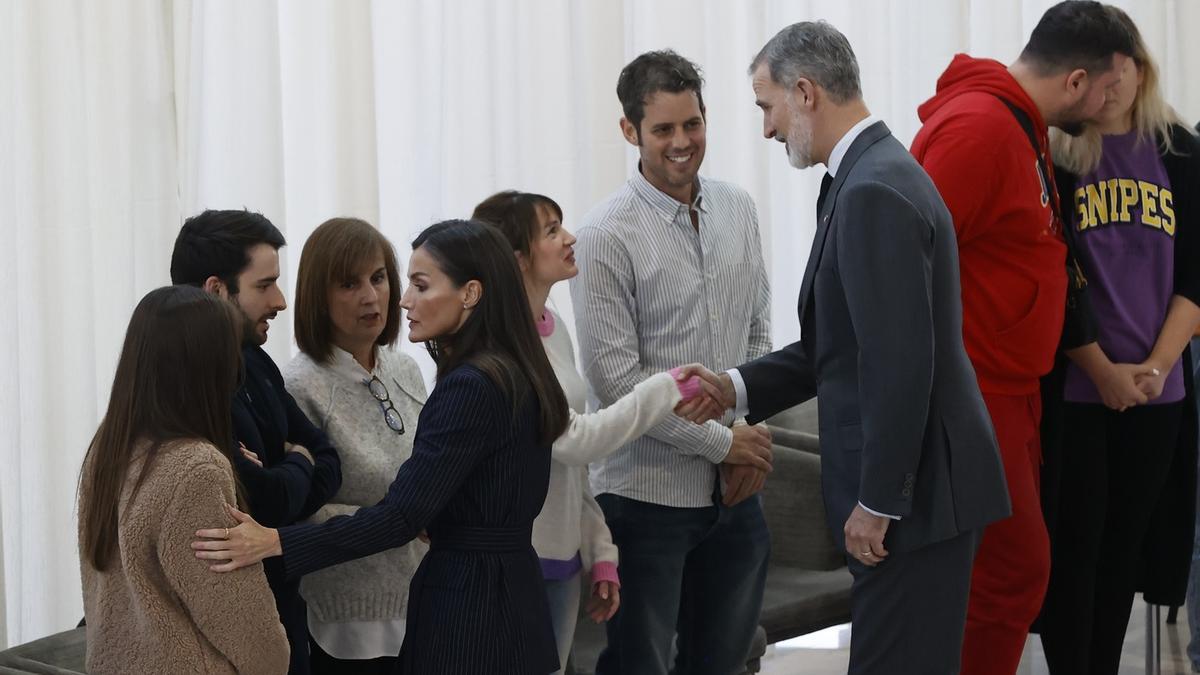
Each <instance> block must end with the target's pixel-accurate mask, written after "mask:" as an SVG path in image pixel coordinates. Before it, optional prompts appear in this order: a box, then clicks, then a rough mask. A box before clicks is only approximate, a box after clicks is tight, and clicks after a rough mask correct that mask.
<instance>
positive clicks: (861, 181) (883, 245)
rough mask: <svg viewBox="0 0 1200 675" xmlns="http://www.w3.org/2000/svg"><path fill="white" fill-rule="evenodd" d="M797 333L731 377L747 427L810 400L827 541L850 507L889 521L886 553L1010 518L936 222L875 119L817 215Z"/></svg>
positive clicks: (949, 230) (932, 202)
mask: <svg viewBox="0 0 1200 675" xmlns="http://www.w3.org/2000/svg"><path fill="white" fill-rule="evenodd" d="M981 187H982V186H981ZM800 325H801V329H800V333H801V339H800V341H799V342H796V343H793V344H791V345H789V346H788V347H785V348H783V349H781V350H779V351H776V352H774V353H771V354H768V355H767V356H764V357H762V358H760V359H757V360H755V361H752V362H750V363H748V364H746V365H743V366H739V367H738V370H739V371H740V373H741V375H742V378H743V380H744V381H745V383H746V390H747V396H748V401H749V405H750V414H749V415H748V416H747V419H748V421H750V422H751V423H755V422H758V421H760V420H763V419H765V418H767V417H770V416H771V415H773V414H775V413H776V412H779V411H781V410H784V409H785V408H789V407H791V406H793V405H796V404H797V403H800V402H802V401H805V400H807V399H809V398H812V396H813V395H816V396H817V397H818V398H819V400H820V402H821V405H820V436H821V458H822V462H821V469H822V484H823V488H824V491H825V506H826V510H827V512H828V514H829V526H830V529H831V530H832V532H833V535H834V538H835V539H836V540H837V541H838V542H839V544H841V543H844V542H842V538H843V534H842V527H843V525H844V524H845V522H846V519H847V518H848V517H849V515H850V512H851V510H852V509H853V508H854V506H855V505H856V504H857V503H858V502H859V501H861V502H862V503H863V504H864V505H865V506H867V507H869V508H871V509H873V510H875V511H879V512H882V513H888V514H892V515H896V516H900V517H901V520H900V521H899V522H896V523H893V524H892V526H891V527H890V528H889V530H888V534H887V538H886V540H885V545H886V546H887V547H888V549H889V551H900V552H904V551H911V550H913V549H916V548H919V547H921V546H925V545H927V544H931V543H934V542H938V541H943V540H946V539H949V538H951V537H954V536H957V535H959V534H961V533H964V532H967V531H970V530H976V529H980V528H982V527H983V526H984V525H986V524H988V523H990V522H993V521H995V520H999V519H1001V518H1004V517H1006V516H1008V515H1009V513H1010V512H1011V505H1010V503H1009V498H1008V490H1007V487H1006V485H1005V482H1004V469H1003V465H1002V464H1001V462H1000V455H999V450H998V448H997V444H996V437H995V433H994V432H993V430H992V424H991V419H990V418H989V416H988V411H987V408H986V407H985V406H984V403H983V397H982V396H981V395H980V393H979V386H978V384H977V382H976V379H975V371H974V369H973V368H972V367H971V362H970V361H969V360H968V359H967V353H966V350H965V349H964V348H963V340H962V294H961V291H960V290H959V280H958V245H957V241H956V239H955V235H954V227H953V223H952V221H951V218H950V213H949V211H947V209H946V206H945V204H944V203H943V202H942V198H941V197H940V196H939V195H938V192H937V189H936V188H935V187H934V185H933V182H932V181H930V180H929V176H927V175H926V174H925V171H924V170H923V169H922V168H921V166H920V165H919V164H917V162H916V160H914V159H913V157H912V155H910V154H909V152H908V150H906V149H905V148H904V146H903V145H902V144H901V143H900V142H899V141H897V140H896V139H895V138H894V137H893V136H892V134H891V132H890V131H889V130H888V128H887V126H886V125H884V124H883V123H882V122H878V123H876V124H873V125H871V126H870V127H868V128H867V129H866V130H865V131H863V132H862V134H860V135H859V136H858V138H856V139H855V140H854V142H853V143H852V144H851V145H850V149H849V151H848V152H847V153H846V156H845V158H844V159H843V160H842V163H841V165H840V166H839V168H838V174H837V176H836V177H835V178H834V179H833V182H832V183H831V184H830V186H829V190H828V192H827V194H826V197H825V199H824V202H823V203H822V208H821V209H820V212H819V213H818V214H817V233H816V236H815V238H814V239H813V246H812V252H811V253H810V254H809V259H808V267H807V269H806V270H805V272H804V283H803V285H802V286H801V289H800Z"/></svg>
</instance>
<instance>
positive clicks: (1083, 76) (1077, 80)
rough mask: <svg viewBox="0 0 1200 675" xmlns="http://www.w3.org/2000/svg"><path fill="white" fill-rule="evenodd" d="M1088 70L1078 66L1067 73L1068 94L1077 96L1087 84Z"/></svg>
mask: <svg viewBox="0 0 1200 675" xmlns="http://www.w3.org/2000/svg"><path fill="white" fill-rule="evenodd" d="M1087 79H1088V72H1087V71H1086V70H1084V69H1083V68H1076V69H1075V70H1072V71H1071V72H1069V73H1067V84H1066V86H1067V95H1068V96H1077V95H1078V94H1079V93H1080V92H1082V91H1083V90H1084V87H1086V86H1087Z"/></svg>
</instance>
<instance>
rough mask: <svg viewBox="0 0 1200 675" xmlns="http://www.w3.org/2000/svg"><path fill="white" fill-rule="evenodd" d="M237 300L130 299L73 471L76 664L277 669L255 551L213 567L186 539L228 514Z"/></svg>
mask: <svg viewBox="0 0 1200 675" xmlns="http://www.w3.org/2000/svg"><path fill="white" fill-rule="evenodd" d="M241 321H242V320H241V318H240V317H238V316H237V310H236V309H235V308H233V307H232V306H231V305H229V304H228V303H226V302H225V301H224V300H221V299H220V298H218V297H216V296H214V295H209V294H207V293H205V292H204V291H202V290H200V289H197V288H191V287H186V286H171V287H167V288H160V289H157V290H154V291H151V292H150V293H149V294H148V295H146V297H145V298H143V299H142V301H141V303H139V304H138V306H137V308H136V309H135V310H134V312H133V318H132V319H130V322H129V329H128V332H127V333H126V335H125V345H124V347H123V348H122V350H121V358H120V361H119V362H118V364H117V372H116V376H115V377H114V379H113V388H112V394H111V396H110V398H109V403H108V410H107V412H106V413H105V415H104V419H103V420H102V421H101V423H100V428H99V430H97V432H96V436H95V438H93V439H92V443H91V446H90V447H89V448H88V453H87V456H86V458H85V459H84V465H83V471H82V474H81V476H80V482H79V559H80V571H81V573H82V579H83V605H84V616H85V618H86V620H87V671H88V673H91V674H92V675H104V674H106V673H114V674H121V675H125V674H128V673H248V674H253V675H259V674H261V675H279V674H281V673H284V672H286V671H287V668H288V655H289V649H288V643H287V638H286V637H285V636H284V632H283V627H282V626H281V625H280V623H279V615H278V614H277V613H276V610H275V600H274V598H273V597H272V596H271V591H270V589H269V588H268V587H267V580H266V577H265V576H263V570H262V565H261V564H255V565H251V566H249V567H245V568H243V569H240V570H238V571H237V572H235V573H233V574H222V575H216V574H212V573H210V572H209V571H208V567H207V565H205V564H204V562H203V561H201V560H197V559H196V558H195V556H193V555H192V554H191V551H190V550H189V549H188V546H187V542H188V541H189V540H191V539H192V537H193V535H194V534H195V532H196V530H197V529H199V528H200V527H203V526H205V525H211V524H212V523H214V522H215V523H221V522H228V524H229V525H231V526H232V525H234V523H233V520H232V518H230V516H229V514H228V513H227V512H226V510H225V508H226V505H231V504H234V503H236V502H237V501H239V500H238V499H237V496H238V495H237V492H238V490H237V488H236V485H235V481H234V475H233V470H232V468H231V466H230V461H229V457H230V453H231V452H232V448H231V447H230V446H231V444H232V440H231V439H232V438H233V435H232V431H231V421H230V407H229V402H230V400H231V399H232V398H233V392H234V389H235V388H236V385H237V381H238V371H239V366H240V360H239V359H240V351H239V349H240V344H241V339H240V326H241Z"/></svg>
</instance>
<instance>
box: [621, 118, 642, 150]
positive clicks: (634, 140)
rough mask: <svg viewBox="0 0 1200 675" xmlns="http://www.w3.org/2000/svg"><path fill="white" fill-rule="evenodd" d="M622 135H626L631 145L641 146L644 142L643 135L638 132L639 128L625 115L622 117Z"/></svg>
mask: <svg viewBox="0 0 1200 675" xmlns="http://www.w3.org/2000/svg"><path fill="white" fill-rule="evenodd" d="M621 135H622V136H624V137H625V140H626V141H628V142H629V144H630V145H633V146H640V145H641V144H642V137H641V135H640V134H639V133H638V128H637V127H636V126H634V125H633V122H630V121H629V119H628V118H625V117H622V118H621Z"/></svg>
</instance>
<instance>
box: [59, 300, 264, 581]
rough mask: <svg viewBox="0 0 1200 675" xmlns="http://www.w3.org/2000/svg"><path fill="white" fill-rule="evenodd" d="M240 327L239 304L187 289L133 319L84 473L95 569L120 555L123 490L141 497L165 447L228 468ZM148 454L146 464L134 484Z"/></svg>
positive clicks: (146, 304) (150, 303)
mask: <svg viewBox="0 0 1200 675" xmlns="http://www.w3.org/2000/svg"><path fill="white" fill-rule="evenodd" d="M241 326H242V320H241V318H240V316H239V312H238V310H237V309H236V308H235V307H234V306H233V305H231V304H230V303H228V302H226V301H224V300H222V299H221V298H219V297H217V296H215V295H212V294H209V293H205V292H204V291H202V290H200V289H198V288H194V287H191V286H168V287H165V288H159V289H156V290H153V291H150V293H148V294H147V295H146V297H144V298H142V301H141V302H140V303H138V306H137V308H136V309H134V310H133V316H132V318H130V320H129V328H128V330H127V331H126V333H125V344H124V346H123V347H122V348H121V357H120V359H119V360H118V362H117V371H116V375H115V376H114V377H113V386H112V393H111V395H110V396H109V399H108V410H107V411H106V412H105V413H104V419H103V420H101V422H100V427H99V429H97V430H96V435H95V437H93V438H92V442H91V444H90V445H89V446H88V451H87V456H86V458H85V459H84V464H83V470H82V472H81V473H80V480H79V483H80V486H79V487H80V490H79V492H80V500H79V520H80V523H81V524H82V530H83V532H82V543H81V548H82V550H81V551H80V554H81V555H82V557H83V559H84V561H85V562H86V563H87V564H89V565H91V566H92V567H94V568H95V569H97V570H100V571H103V570H105V569H106V568H107V567H108V565H109V563H111V562H112V557H113V555H115V553H116V550H117V523H118V520H119V513H118V510H119V506H120V500H121V493H122V491H123V489H124V487H125V483H126V481H128V480H133V481H134V486H133V492H132V494H134V495H136V494H137V490H138V489H139V488H140V487H141V485H142V481H143V480H144V479H145V477H146V475H147V473H148V471H149V469H150V467H151V466H152V465H153V463H154V461H155V459H156V457H157V454H158V451H159V450H160V449H161V448H162V446H163V444H164V443H167V442H168V441H173V440H177V439H195V440H201V441H205V442H207V443H211V444H212V445H215V446H216V447H217V448H218V449H219V450H220V451H221V453H222V454H224V455H225V456H226V458H229V459H230V460H231V463H232V448H231V447H230V445H231V444H232V441H233V424H232V422H231V417H230V410H231V408H230V404H231V402H232V400H233V394H234V391H235V390H236V388H237V386H238V379H239V373H240V372H241V349H240V346H241V342H242V336H241V334H240V331H241ZM143 447H145V460H144V461H143V462H142V465H141V469H140V471H139V473H138V475H137V476H136V477H132V476H130V475H129V470H130V466H131V465H132V464H133V463H134V462H135V460H136V459H138V458H139V455H138V453H137V451H138V449H140V448H143ZM235 482H236V480H235ZM238 492H239V502H241V501H242V499H241V491H240V488H239V491H238ZM131 499H132V498H131Z"/></svg>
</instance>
